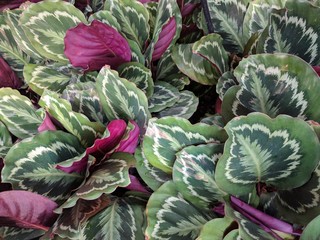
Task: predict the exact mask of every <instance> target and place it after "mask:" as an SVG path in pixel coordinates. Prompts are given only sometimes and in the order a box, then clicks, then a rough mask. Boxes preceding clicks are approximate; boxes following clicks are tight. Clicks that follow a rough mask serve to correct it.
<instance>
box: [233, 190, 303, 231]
mask: <svg viewBox="0 0 320 240" xmlns="http://www.w3.org/2000/svg"><path fill="white" fill-rule="evenodd" d="M230 199H231V204H232V207H233V208H234V209H235V210H236V211H239V212H240V213H241V214H243V215H244V216H245V217H247V218H248V219H249V220H250V221H252V222H254V223H255V224H257V225H259V226H264V227H267V228H269V229H270V230H271V229H274V230H278V231H280V232H284V233H289V234H293V235H298V236H300V235H301V233H300V232H299V231H297V230H295V229H294V228H293V226H292V225H291V224H289V223H287V222H284V221H281V220H279V219H277V218H274V217H272V216H270V215H268V214H266V213H264V212H262V211H260V210H258V209H256V208H254V207H252V206H250V205H249V204H246V203H245V202H242V201H241V200H239V199H238V198H236V197H233V196H231V197H230Z"/></svg>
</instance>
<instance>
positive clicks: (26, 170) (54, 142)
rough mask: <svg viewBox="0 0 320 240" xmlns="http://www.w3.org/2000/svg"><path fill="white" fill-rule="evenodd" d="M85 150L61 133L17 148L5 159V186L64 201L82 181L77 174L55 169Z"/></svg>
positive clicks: (47, 133)
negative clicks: (9, 185)
mask: <svg viewBox="0 0 320 240" xmlns="http://www.w3.org/2000/svg"><path fill="white" fill-rule="evenodd" d="M84 151H85V149H84V148H83V147H82V146H81V145H80V142H79V141H78V140H77V138H76V137H74V136H73V135H71V134H69V133H65V132H62V131H45V132H42V133H40V134H38V135H36V136H34V137H30V138H26V139H24V140H22V141H21V142H19V143H17V144H15V145H14V146H13V147H12V148H11V149H10V151H9V152H8V154H7V155H6V157H5V160H4V162H5V167H4V168H3V169H2V180H3V182H9V183H11V184H12V186H13V189H15V190H19V189H20V190H28V191H32V192H36V193H38V194H41V195H44V196H46V197H49V198H51V199H52V200H54V201H64V200H66V199H67V198H68V197H69V196H70V193H71V191H72V190H74V189H75V188H77V187H78V186H79V184H80V183H81V182H82V180H83V176H82V175H80V174H78V173H66V172H63V171H61V170H59V169H56V168H55V165H56V164H58V163H59V162H63V161H65V160H68V159H70V158H74V157H76V156H78V155H80V154H81V153H83V152H84Z"/></svg>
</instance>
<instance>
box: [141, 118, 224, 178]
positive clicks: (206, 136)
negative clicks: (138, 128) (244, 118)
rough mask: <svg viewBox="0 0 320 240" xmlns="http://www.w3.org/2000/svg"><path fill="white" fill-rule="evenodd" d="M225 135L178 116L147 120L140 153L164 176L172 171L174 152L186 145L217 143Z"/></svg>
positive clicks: (219, 130)
mask: <svg viewBox="0 0 320 240" xmlns="http://www.w3.org/2000/svg"><path fill="white" fill-rule="evenodd" d="M225 140H226V133H225V132H224V130H223V129H221V128H219V127H217V126H209V125H206V124H203V123H198V124H195V125H192V124H191V123H190V122H189V121H188V120H186V119H184V118H179V117H164V118H161V119H155V118H153V119H151V120H150V121H149V124H148V128H147V132H146V134H145V136H144V139H143V145H142V150H143V153H144V154H145V157H146V158H147V160H148V161H149V162H150V163H151V164H152V165H153V166H155V167H157V168H159V169H161V170H162V171H164V172H166V173H171V172H172V166H173V164H174V162H175V160H176V153H177V152H179V151H181V149H182V148H184V147H186V146H190V145H199V144H205V143H220V142H223V141H225Z"/></svg>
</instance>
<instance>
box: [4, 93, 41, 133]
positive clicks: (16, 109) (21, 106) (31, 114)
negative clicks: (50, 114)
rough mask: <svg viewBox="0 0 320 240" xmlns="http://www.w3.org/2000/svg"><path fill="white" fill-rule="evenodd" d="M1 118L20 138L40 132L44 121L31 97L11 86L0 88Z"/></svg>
mask: <svg viewBox="0 0 320 240" xmlns="http://www.w3.org/2000/svg"><path fill="white" fill-rule="evenodd" d="M0 120H1V121H2V122H3V123H4V124H5V125H6V126H7V128H8V130H9V131H10V132H11V133H12V134H13V135H15V136H16V137H18V138H21V139H23V138H27V137H30V136H33V135H35V134H37V133H38V127H39V126H40V124H41V123H42V121H43V117H42V116H41V113H40V112H39V111H36V109H35V107H34V106H33V104H32V103H31V101H30V99H29V98H27V97H26V96H23V95H21V94H20V93H19V92H18V91H17V90H13V89H11V88H1V89H0Z"/></svg>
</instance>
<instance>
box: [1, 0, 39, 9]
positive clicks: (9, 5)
mask: <svg viewBox="0 0 320 240" xmlns="http://www.w3.org/2000/svg"><path fill="white" fill-rule="evenodd" d="M40 1H42V0H11V1H8V0H0V11H1V12H2V11H3V10H5V9H15V8H18V7H19V6H20V5H21V4H22V3H24V2H33V3H36V2H40Z"/></svg>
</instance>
